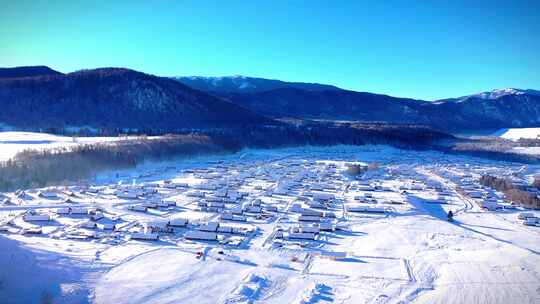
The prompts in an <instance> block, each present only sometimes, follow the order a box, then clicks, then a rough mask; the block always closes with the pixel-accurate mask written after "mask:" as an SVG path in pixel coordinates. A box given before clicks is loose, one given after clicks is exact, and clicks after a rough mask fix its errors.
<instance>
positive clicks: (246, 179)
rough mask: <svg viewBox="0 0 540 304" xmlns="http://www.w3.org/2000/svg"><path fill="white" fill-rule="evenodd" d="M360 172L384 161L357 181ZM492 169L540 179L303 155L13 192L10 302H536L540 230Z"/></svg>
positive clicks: (453, 160) (362, 154)
mask: <svg viewBox="0 0 540 304" xmlns="http://www.w3.org/2000/svg"><path fill="white" fill-rule="evenodd" d="M351 162H355V164H356V162H361V163H369V164H372V165H374V164H377V165H376V166H372V167H371V168H370V170H368V171H367V173H365V174H364V175H363V176H362V178H354V177H352V176H349V175H348V174H346V173H345V171H346V170H347V168H348V165H349V164H351ZM485 173H490V174H497V175H501V176H511V177H512V178H514V179H516V181H522V180H528V179H530V178H531V177H533V176H535V175H539V174H540V168H539V167H538V166H533V165H528V166H524V165H520V164H515V163H504V162H497V161H490V160H485V159H479V158H473V157H465V156H455V155H454V156H450V155H446V154H442V153H439V152H433V151H422V152H419V151H405V150H399V149H395V148H390V147H387V146H359V147H351V146H337V147H324V148H318V147H305V148H289V149H276V150H243V151H242V152H240V153H236V154H231V155H226V156H219V157H217V156H214V157H198V158H192V159H187V160H181V161H170V162H162V163H145V164H143V165H140V166H138V167H137V168H136V169H130V170H123V171H109V172H104V173H103V174H101V175H99V176H98V177H96V179H95V181H94V182H93V183H91V184H78V185H69V186H58V187H51V188H47V189H28V190H25V191H18V192H15V193H4V194H1V195H2V197H1V198H0V199H1V202H2V203H1V204H0V248H2V250H1V251H0V269H1V271H0V303H34V302H38V303H39V302H40V301H41V302H44V303H45V302H46V303H85V302H88V303H409V302H412V303H538V302H539V301H540V227H539V226H538V224H536V226H535V225H532V226H526V225H523V220H521V219H518V214H520V213H522V212H524V210H521V208H520V207H514V206H511V205H509V204H506V203H504V202H503V199H502V196H501V194H500V193H498V192H495V191H493V190H491V189H489V188H484V187H482V186H480V185H479V184H478V183H477V179H478V177H479V176H480V175H482V174H485ZM478 193H480V194H481V196H480V198H474V197H478V195H477V194H478ZM488 199H489V200H490V201H493V202H495V204H496V206H497V208H490V209H493V210H487V209H485V208H481V207H483V206H484V205H483V202H484V201H485V200H488ZM484 207H485V206H484ZM450 210H451V211H453V212H454V214H455V216H454V221H453V222H449V221H447V212H448V211H450ZM526 212H528V213H532V215H534V216H536V217H539V216H540V212H539V211H534V210H533V211H530V210H527V211H526Z"/></svg>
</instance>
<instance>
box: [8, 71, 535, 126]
mask: <svg viewBox="0 0 540 304" xmlns="http://www.w3.org/2000/svg"><path fill="white" fill-rule="evenodd" d="M0 72H1V73H0V75H1V76H0V109H2V111H0V124H5V125H9V126H14V127H17V126H30V127H38V128H41V127H47V126H64V127H65V126H94V127H96V128H132V129H157V130H171V131H173V130H176V129H186V128H187V129H189V128H193V129H198V128H230V127H242V126H247V125H259V124H264V125H266V124H278V122H277V121H276V120H275V119H277V118H297V119H309V120H345V121H355V122H366V123H370V122H378V123H379V122H380V123H388V124H421V125H427V126H431V127H435V128H438V129H440V130H444V131H451V132H461V131H465V130H487V129H500V128H519V127H538V126H540V93H539V91H535V90H521V89H513V88H509V89H500V90H493V91H490V92H483V93H479V94H473V95H468V96H464V97H458V98H449V99H442V100H437V101H433V102H432V101H424V100H416V99H409V98H397V97H392V96H388V95H382V94H373V93H368V92H355V91H349V90H343V89H340V88H338V87H335V86H331V85H324V84H317V83H302V82H285V81H280V80H269V79H263V78H254V77H244V76H232V77H181V78H180V79H179V78H174V79H171V78H167V77H158V76H153V75H149V74H144V73H141V72H137V71H133V70H129V69H124V68H101V69H94V70H83V71H78V72H74V73H69V74H62V73H59V72H56V71H54V70H52V69H50V68H47V67H22V68H7V69H0Z"/></svg>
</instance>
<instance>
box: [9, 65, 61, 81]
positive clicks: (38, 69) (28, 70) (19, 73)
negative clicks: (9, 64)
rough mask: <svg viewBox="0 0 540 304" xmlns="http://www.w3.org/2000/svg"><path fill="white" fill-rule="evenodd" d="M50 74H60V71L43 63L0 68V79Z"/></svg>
mask: <svg viewBox="0 0 540 304" xmlns="http://www.w3.org/2000/svg"><path fill="white" fill-rule="evenodd" d="M51 75H52V76H54V75H62V73H60V72H58V71H55V70H53V69H51V68H49V67H47V66H43V65H40V66H24V67H14V68H0V79H2V78H22V77H36V76H51Z"/></svg>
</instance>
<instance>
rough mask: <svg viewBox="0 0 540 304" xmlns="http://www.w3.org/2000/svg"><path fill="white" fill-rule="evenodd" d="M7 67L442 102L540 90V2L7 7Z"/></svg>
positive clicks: (93, 1) (3, 61)
mask: <svg viewBox="0 0 540 304" xmlns="http://www.w3.org/2000/svg"><path fill="white" fill-rule="evenodd" d="M0 2H1V6H0V66H3V67H9V66H21V65H48V66H50V67H52V68H53V69H56V70H59V71H62V72H71V71H75V70H79V69H83V68H95V67H105V66H120V67H128V68H132V69H136V70H140V71H143V72H147V73H151V74H156V75H160V76H176V75H179V76H181V75H203V76H225V75H236V74H241V75H247V76H256V77H265V78H274V79H282V80H288V81H307V82H320V83H329V84H334V85H337V86H339V87H342V88H346V89H352V90H357V91H368V92H376V93H384V94H389V95H393V96H404V97H414V98H423V99H438V98H445V97H455V96H461V95H466V94H470V93H476V92H479V91H485V90H491V89H494V88H503V87H517V88H531V89H540V1H539V0H533V1H518V0H504V1H499V0H491V1H474V0H472V1H460V0H451V1H435V0H433V1H429V0H418V1H415V0H408V1H383V0H379V1H361V0H351V1H345V0H342V1H340V0H336V1H330V0H329V1H314V0H312V1H308V0H306V1H293V0H291V1H277V0H276V1H263V0H257V1H256V0H253V1H235V0H223V1H218V0H215V1H203V0H198V1H159V0H157V1H117V0H115V1H98V0H88V1H85V0H68V1H62V0H52V1H37V0H36V1H26V0H16V1H10V0H5V1H4V0H2V1H0Z"/></svg>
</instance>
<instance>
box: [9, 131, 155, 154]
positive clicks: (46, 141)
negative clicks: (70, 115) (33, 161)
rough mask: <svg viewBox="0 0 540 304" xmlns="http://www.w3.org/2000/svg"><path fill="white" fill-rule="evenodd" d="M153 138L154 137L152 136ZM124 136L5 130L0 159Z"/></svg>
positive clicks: (120, 138) (104, 141)
mask: <svg viewBox="0 0 540 304" xmlns="http://www.w3.org/2000/svg"><path fill="white" fill-rule="evenodd" d="M150 138H153V137H150ZM122 139H125V138H122V137H69V136H60V135H54V134H48V133H35V132H20V131H5V132H0V161H3V160H8V159H10V158H12V157H14V156H15V155H16V154H17V153H19V152H21V151H24V150H28V149H32V150H42V149H54V148H69V147H73V146H76V145H83V144H94V143H106V142H115V141H118V140H122Z"/></svg>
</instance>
